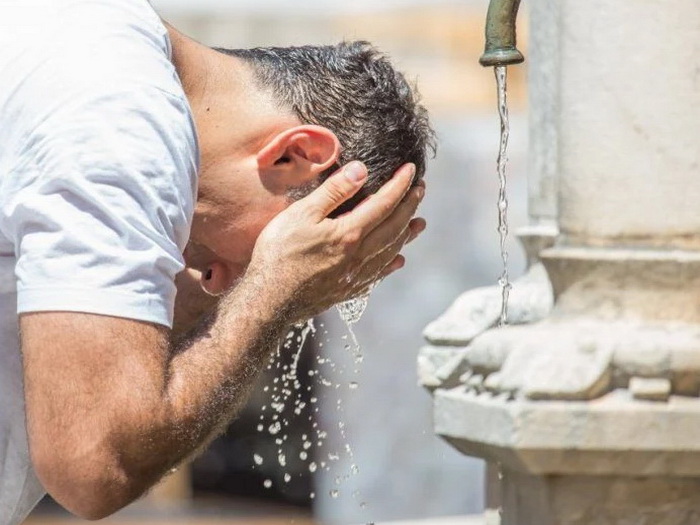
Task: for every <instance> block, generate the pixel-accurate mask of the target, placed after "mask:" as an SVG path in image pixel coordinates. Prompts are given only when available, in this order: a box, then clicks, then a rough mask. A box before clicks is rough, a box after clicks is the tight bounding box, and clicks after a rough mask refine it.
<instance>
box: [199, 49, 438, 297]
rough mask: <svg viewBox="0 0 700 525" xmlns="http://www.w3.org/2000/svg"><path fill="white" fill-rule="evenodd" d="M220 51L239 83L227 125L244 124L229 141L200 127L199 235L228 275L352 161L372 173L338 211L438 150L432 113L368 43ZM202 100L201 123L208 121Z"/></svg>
mask: <svg viewBox="0 0 700 525" xmlns="http://www.w3.org/2000/svg"><path fill="white" fill-rule="evenodd" d="M216 52H217V55H218V56H219V57H221V59H223V61H220V63H221V64H224V66H223V67H221V69H220V71H219V72H218V75H220V77H219V78H221V76H223V77H224V78H225V77H226V75H234V76H235V82H238V84H239V85H238V86H237V87H236V89H235V90H234V91H235V92H236V95H235V96H236V97H237V98H238V100H237V102H236V103H231V105H230V108H229V109H228V110H227V111H228V118H229V119H230V120H229V121H228V123H227V125H228V126H231V129H232V130H233V129H237V128H238V127H240V128H241V130H243V131H240V130H238V131H240V133H239V135H232V136H231V137H229V141H228V143H225V145H224V146H223V147H222V146H221V145H220V144H218V145H214V146H212V147H210V148H207V146H206V144H204V143H206V141H207V139H208V138H209V137H208V135H209V134H207V133H205V132H203V131H202V130H201V129H200V130H199V131H200V142H201V143H203V147H202V169H201V170H200V196H199V200H198V211H199V212H201V213H199V214H198V215H199V216H200V219H204V220H198V217H197V214H196V216H195V224H194V225H193V236H192V238H193V241H195V242H198V243H201V244H202V245H204V247H205V248H208V249H209V250H211V251H212V252H213V254H215V255H216V257H217V258H220V259H222V260H224V261H226V262H227V263H228V272H227V273H228V274H229V276H231V277H235V276H234V275H233V274H236V273H240V272H241V271H242V270H243V269H244V267H245V265H246V264H247V262H248V260H249V257H250V254H251V253H252V248H253V246H254V243H255V239H256V238H257V235H258V234H259V233H260V231H261V230H262V228H263V227H264V226H265V225H266V224H267V222H269V221H270V220H271V219H272V218H273V217H274V216H275V215H276V214H277V213H279V212H280V211H282V210H283V209H284V208H285V207H286V206H288V205H289V204H290V203H291V202H292V201H293V200H295V199H298V198H301V197H303V196H305V195H306V194H308V193H309V192H310V191H312V190H313V189H314V188H315V187H317V186H318V185H319V184H320V183H321V182H323V180H325V178H326V177H328V176H329V175H330V174H332V173H333V172H334V171H335V170H336V169H338V168H339V167H340V166H342V165H344V164H346V163H347V162H350V161H352V160H359V161H362V162H363V163H364V164H365V165H366V166H367V169H368V172H369V179H368V182H367V183H366V184H365V186H364V187H363V189H362V190H361V191H360V192H359V193H358V195H356V196H355V197H354V198H353V199H352V200H351V201H349V202H347V203H346V204H344V205H343V206H341V207H340V208H339V209H338V210H336V212H334V213H335V214H340V213H344V212H346V211H349V210H350V209H352V207H354V206H355V205H356V204H357V203H359V202H360V201H362V200H363V199H364V198H366V197H367V195H369V194H371V193H374V192H375V191H376V190H377V189H379V187H380V186H381V185H382V184H383V183H384V182H386V181H387V180H388V179H389V178H390V177H391V175H392V174H393V173H394V171H395V170H396V169H397V168H398V167H399V166H401V165H403V164H405V163H407V162H412V163H414V164H415V165H416V177H415V182H417V181H418V180H419V179H420V178H421V177H422V176H423V174H424V172H425V164H426V155H427V154H428V152H429V151H433V150H434V147H435V146H434V135H433V132H432V130H431V128H430V125H429V122H428V116H427V112H426V110H425V108H423V106H421V105H420V104H419V101H418V99H417V95H416V93H415V92H414V91H413V90H412V88H411V86H410V85H409V84H408V83H407V81H406V79H405V78H404V76H403V75H402V74H401V73H399V72H397V71H396V70H395V69H394V68H393V67H392V65H391V64H390V62H389V61H388V59H387V58H386V57H385V56H384V55H382V54H380V53H379V52H378V51H377V50H376V49H375V48H373V47H372V46H371V45H370V44H368V43H366V42H350V43H342V44H338V45H335V46H301V47H286V48H256V49H243V50H225V49H216ZM227 60H228V62H227ZM231 78H233V77H231ZM231 78H230V79H231ZM230 79H229V80H230ZM186 87H187V86H186ZM204 105H206V106H207V107H206V113H204V112H201V117H200V118H199V119H198V122H197V126H198V128H201V126H200V124H206V122H207V119H210V117H209V110H210V105H209V104H204ZM224 115H226V113H224ZM195 116H197V111H196V110H195ZM210 120H212V121H213V122H214V124H215V125H212V124H211V123H210V124H209V129H216V130H219V131H220V130H221V129H223V128H225V125H224V124H223V122H222V119H221V118H218V117H217V118H213V117H212V118H211V119H210ZM211 134H212V135H216V134H217V132H213V133H211ZM204 135H207V136H204ZM207 149H210V150H212V151H213V152H214V153H213V154H207ZM224 210H225V211H224ZM217 216H218V217H217ZM214 288H216V287H214Z"/></svg>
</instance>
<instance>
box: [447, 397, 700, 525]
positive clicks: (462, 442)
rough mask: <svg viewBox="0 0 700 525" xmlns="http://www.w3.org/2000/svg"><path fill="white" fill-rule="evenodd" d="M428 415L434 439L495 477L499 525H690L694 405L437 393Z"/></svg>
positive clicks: (693, 518) (697, 509)
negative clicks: (478, 461) (479, 460)
mask: <svg viewBox="0 0 700 525" xmlns="http://www.w3.org/2000/svg"><path fill="white" fill-rule="evenodd" d="M434 409H435V410H434V414H435V428H436V431H437V433H438V434H440V435H441V436H443V437H444V438H445V439H446V440H447V441H449V442H450V443H451V444H452V445H453V446H455V447H456V448H457V449H458V450H460V451H461V452H463V453H465V454H468V455H471V456H479V457H483V458H485V459H486V460H487V461H489V463H490V464H492V465H496V466H497V468H498V470H500V473H501V475H500V476H498V477H497V479H499V481H500V483H498V485H499V486H498V487H496V488H495V492H497V493H499V494H500V496H497V499H500V500H501V505H502V508H503V514H502V521H501V525H660V524H661V525H700V440H698V438H697V436H698V428H700V399H698V398H690V397H684V396H673V395H672V396H670V397H669V398H668V400H667V401H666V402H664V403H659V402H655V401H640V400H637V399H635V398H634V397H633V396H632V394H631V393H630V391H629V390H623V389H620V390H615V391H613V392H611V393H608V394H606V395H605V396H603V397H601V398H598V399H596V400H593V401H573V402H572V401H531V400H526V399H519V400H513V399H509V398H508V397H507V396H506V395H505V394H502V395H497V396H494V395H492V394H490V393H488V392H482V393H480V394H478V393H476V392H474V391H473V390H469V391H468V390H466V388H465V387H463V386H462V387H457V388H454V389H452V390H443V389H438V390H437V391H436V392H435V396H434ZM493 489H494V487H491V490H490V492H493V491H494V490H493ZM492 503H493V502H492ZM490 507H493V504H492V505H490Z"/></svg>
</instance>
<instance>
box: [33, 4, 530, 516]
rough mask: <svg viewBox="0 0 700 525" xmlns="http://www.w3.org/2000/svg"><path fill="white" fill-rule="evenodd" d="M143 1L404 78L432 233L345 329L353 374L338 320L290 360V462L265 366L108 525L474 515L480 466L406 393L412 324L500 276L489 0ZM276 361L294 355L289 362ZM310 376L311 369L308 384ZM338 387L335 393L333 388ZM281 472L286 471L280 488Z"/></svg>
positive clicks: (197, 27)
mask: <svg viewBox="0 0 700 525" xmlns="http://www.w3.org/2000/svg"><path fill="white" fill-rule="evenodd" d="M151 3H152V4H153V6H154V7H155V8H156V10H157V11H158V12H159V13H160V14H161V16H162V17H163V18H165V19H166V20H168V21H169V22H170V23H172V24H173V25H174V26H175V27H177V28H178V29H180V30H181V31H183V32H184V33H186V34H188V35H190V36H192V37H193V38H195V39H197V40H199V41H201V42H203V43H205V44H209V45H213V46H220V47H254V46H273V45H274V46H285V45H300V44H326V43H335V42H338V41H341V40H355V39H361V40H369V41H371V42H372V43H374V44H376V45H377V46H378V47H379V48H380V49H381V50H383V51H385V52H386V53H388V54H389V55H390V56H391V57H392V59H393V61H394V62H395V64H396V65H397V66H398V67H399V69H401V70H402V71H403V72H404V73H405V74H406V75H407V77H408V78H409V79H412V80H414V81H415V82H416V84H417V86H418V88H419V90H420V92H421V93H422V95H423V101H424V104H425V105H426V106H427V108H428V109H429V111H430V113H431V116H432V122H433V126H434V128H435V129H436V131H437V134H438V140H439V147H438V154H437V157H436V158H435V159H434V160H433V161H431V163H430V165H429V169H428V173H427V176H426V182H427V194H426V198H425V200H424V202H423V205H422V209H421V214H422V215H423V216H424V217H425V218H426V219H427V221H428V230H427V231H426V232H425V234H424V235H423V236H422V237H421V238H420V239H419V240H418V241H416V242H415V243H413V244H412V245H411V246H409V247H408V248H407V249H406V251H405V254H406V256H407V265H406V267H405V269H403V270H402V271H401V272H399V273H398V274H397V275H395V276H392V278H390V279H388V280H386V281H385V282H383V283H382V284H381V285H380V286H379V287H378V288H377V289H376V290H375V292H374V294H373V295H372V297H371V300H370V303H369V306H368V308H367V311H366V313H365V315H364V317H363V318H362V320H361V321H360V322H359V323H358V324H357V325H355V327H354V329H355V333H356V336H357V339H358V341H359V342H360V344H361V346H362V352H363V356H364V360H363V362H362V363H361V364H360V365H359V372H358V373H357V374H354V369H355V363H354V362H353V359H352V355H351V354H352V352H351V351H349V350H347V349H346V348H345V346H346V345H347V344H348V342H349V341H350V340H351V338H349V337H348V333H347V329H346V327H345V326H344V325H343V324H342V323H341V322H340V321H339V319H338V316H337V313H336V312H335V311H330V312H328V313H327V314H326V315H325V316H324V317H323V319H320V320H317V323H316V325H317V328H318V330H317V332H316V334H315V336H314V337H311V338H310V340H309V341H307V344H306V346H305V348H304V352H303V353H302V361H301V362H302V368H303V372H302V373H301V374H300V378H301V379H303V381H302V383H303V387H304V389H305V390H304V392H305V394H304V395H305V397H304V402H305V403H306V404H307V406H311V405H312V403H311V398H312V397H313V398H316V399H317V401H316V403H313V405H314V408H318V411H317V412H316V411H314V410H313V409H312V410H308V409H307V411H306V412H304V414H309V415H310V418H309V417H306V416H304V417H297V418H294V417H293V416H294V414H288V418H289V419H290V420H291V421H292V422H291V423H290V426H289V429H288V433H289V435H290V438H289V440H288V442H285V443H284V444H283V445H282V446H283V447H285V454H286V457H287V458H289V461H288V462H286V463H287V464H286V466H285V467H284V468H282V467H280V466H279V461H278V458H277V456H278V449H279V448H280V446H279V445H277V443H276V442H275V441H276V439H277V437H276V436H271V435H270V434H269V433H268V432H266V431H263V432H258V431H257V425H258V424H260V423H259V418H260V415H261V414H262V412H261V410H262V406H263V405H266V404H267V405H269V388H270V386H271V385H272V384H273V381H274V377H275V374H274V372H277V369H276V368H273V370H271V371H269V372H268V373H267V374H266V375H265V376H264V377H263V378H262V380H261V383H260V385H259V388H258V389H257V391H256V394H255V396H254V397H253V399H252V400H251V403H250V404H249V406H248V408H247V409H246V412H245V413H244V415H243V416H242V417H241V419H240V420H239V421H237V422H236V423H234V424H233V425H232V428H231V430H230V432H229V433H227V435H226V436H224V437H223V438H222V439H220V440H219V441H217V442H216V443H215V444H214V445H213V446H212V447H211V449H210V450H209V451H208V452H206V453H205V454H204V455H203V456H201V457H200V458H199V459H197V460H196V461H195V463H194V465H193V466H192V467H191V468H183V469H182V471H181V473H179V474H176V475H175V476H174V477H173V478H172V479H170V480H168V481H167V483H166V485H165V486H164V487H161V488H159V489H157V490H156V491H155V492H154V494H153V495H151V496H149V497H148V498H146V500H145V501H142V502H139V503H137V504H136V505H134V506H133V507H132V508H129V509H126V510H125V511H123V512H122V513H120V514H119V515H118V516H117V517H116V518H114V519H112V520H110V523H111V522H114V523H122V521H121V520H130V521H131V522H132V523H133V522H134V521H133V520H134V519H137V520H139V521H136V522H137V523H146V522H147V521H148V520H153V523H171V522H173V519H174V517H176V516H178V517H182V516H191V517H195V518H193V519H192V520H189V521H188V523H209V521H208V520H215V522H216V523H238V522H240V523H255V521H254V520H255V519H258V518H259V519H266V520H267V521H265V523H278V522H279V523H290V522H293V523H297V524H301V523H307V522H309V523H311V521H310V520H312V519H313V520H315V521H316V522H319V523H329V524H335V523H339V524H340V523H343V524H346V523H367V522H379V521H382V522H383V521H392V520H402V519H429V518H435V517H438V516H447V515H467V514H475V513H478V512H480V511H481V510H482V509H483V497H484V481H483V465H482V463H481V462H480V461H478V460H475V459H471V458H466V457H465V456H462V455H459V454H458V453H457V452H455V451H454V450H453V449H452V448H450V447H449V446H447V445H446V444H444V443H442V442H441V441H440V440H439V439H438V438H437V437H435V436H434V434H433V432H432V425H431V421H430V417H431V411H430V403H431V398H430V396H429V395H427V394H426V393H425V392H423V391H422V390H421V389H420V388H419V387H418V386H417V383H416V373H415V370H416V365H415V361H416V354H417V351H418V349H419V347H420V346H421V345H422V344H423V342H422V337H421V330H422V328H423V327H424V326H425V325H426V324H427V323H428V322H430V321H431V320H433V319H435V318H436V317H437V316H438V315H439V314H440V313H442V312H443V311H444V310H445V308H446V307H447V306H448V305H449V304H450V302H451V301H452V300H453V299H454V298H455V296H456V295H457V293H459V291H461V290H465V289H468V288H472V287H475V286H480V285H484V284H493V283H495V282H496V280H497V278H498V276H499V274H500V272H501V266H500V255H499V246H498V235H497V232H496V219H497V209H496V197H497V191H498V190H497V177H496V173H495V159H496V153H497V148H498V140H499V136H498V133H499V123H498V119H497V112H496V100H495V98H496V90H495V82H494V78H493V72H492V71H491V70H487V69H484V68H482V67H481V66H479V64H478V57H479V55H480V54H481V52H482V50H483V25H484V18H485V13H486V7H487V4H488V1H487V0H461V1H455V2H447V1H440V0H381V1H370V0H355V1H354V2H341V1H340V0H323V2H319V1H312V0H294V1H293V2H290V1H285V0H198V1H197V2H194V1H192V0H153V1H152V2H151ZM522 18H523V19H524V18H525V17H522ZM525 30H526V28H525V27H523V28H522V29H521V31H520V38H521V40H522V44H523V46H521V48H524V46H525V43H526V40H527V38H526V34H525ZM525 72H526V66H520V67H515V68H510V71H509V79H508V80H509V100H510V110H511V124H512V128H511V143H510V150H509V151H510V153H509V158H510V164H509V184H510V188H509V200H510V205H511V207H510V222H511V224H512V228H511V231H512V230H514V229H515V227H517V226H519V225H523V224H525V222H526V209H525V202H526V198H525V188H526V183H525V151H526V145H527V126H526V118H525V111H526V107H525V105H526V93H525V92H526V85H525V76H526V75H525ZM509 251H510V252H511V258H510V260H511V265H510V268H511V274H512V275H514V276H517V275H518V274H519V273H520V272H521V271H522V268H523V256H522V253H521V251H520V248H519V247H518V246H517V243H516V241H514V239H513V238H512V237H511V239H510V241H509ZM285 359H287V360H288V359H290V355H289V353H288V354H287V355H286V356H285ZM326 359H329V360H331V361H332V362H333V366H331V365H330V361H325V360H326ZM319 360H320V361H321V362H319ZM314 368H319V369H320V370H321V374H319V375H316V376H310V375H308V372H309V371H311V370H312V369H314ZM351 382H357V384H358V385H359V386H358V388H349V387H348V385H349V384H350V383H351ZM336 384H338V385H340V386H341V388H337V389H336V388H335V385H336ZM265 386H268V391H267V392H266V391H265V390H264V388H265ZM353 386H354V385H353ZM308 388H311V390H308ZM339 399H340V403H338V400H339ZM267 410H270V408H269V407H268V409H267ZM314 425H316V427H314ZM341 426H342V429H341V428H340V427H341ZM318 432H327V434H328V436H327V437H325V438H324V439H323V440H322V441H323V443H324V444H323V446H322V447H318V446H317V445H316V442H317V441H318V440H317V437H318ZM304 435H307V436H312V438H313V439H312V438H309V440H310V441H313V443H314V445H313V446H312V447H311V448H310V449H309V451H308V455H309V457H308V458H307V459H305V460H303V461H298V456H299V453H300V452H302V451H303V441H304V440H303V439H301V436H304ZM346 444H348V445H349V446H350V447H351V449H352V457H350V455H349V454H348V453H347V451H346ZM253 454H259V455H260V456H261V458H262V459H263V464H262V465H255V463H254V461H253ZM329 455H330V457H329ZM336 456H338V458H339V459H335V458H336ZM311 461H314V462H315V463H316V464H317V466H318V468H317V469H316V470H315V471H314V472H311V471H310V469H309V464H310V462H311ZM321 462H323V463H324V464H325V468H323V467H321ZM352 465H356V467H357V469H354V468H353V467H352ZM285 473H288V474H289V475H290V479H289V481H288V482H285V479H284V474H285ZM265 480H270V482H271V484H272V486H271V487H270V488H269V489H267V488H265V487H264V485H263V483H264V481H265ZM336 490H337V491H338V492H337V495H336V493H335V492H334V491H336ZM331 492H333V494H334V495H336V497H333V496H332V495H331ZM312 494H313V498H312V497H311V495H312ZM65 516H66V515H65V514H63V513H61V512H60V511H57V510H56V508H55V506H53V505H51V504H50V502H45V503H44V504H43V505H42V506H41V507H40V508H38V509H37V511H35V513H34V514H33V515H32V517H30V519H29V521H28V524H33V525H45V524H49V523H55V522H60V523H67V522H65V521H63V520H64V519H66V518H65ZM159 520H160V521H159ZM216 520H218V521H216ZM237 520H240V521H237ZM275 520H278V521H275ZM428 522H430V520H428ZM261 523H263V522H261Z"/></svg>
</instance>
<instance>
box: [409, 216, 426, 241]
mask: <svg viewBox="0 0 700 525" xmlns="http://www.w3.org/2000/svg"><path fill="white" fill-rule="evenodd" d="M426 227H427V223H426V222H425V219H423V218H422V217H416V218H415V219H411V222H409V223H408V228H409V230H410V232H411V233H410V235H409V236H408V239H406V244H410V243H412V242H413V241H414V240H415V239H416V237H418V236H419V235H420V234H421V233H423V231H425V228H426Z"/></svg>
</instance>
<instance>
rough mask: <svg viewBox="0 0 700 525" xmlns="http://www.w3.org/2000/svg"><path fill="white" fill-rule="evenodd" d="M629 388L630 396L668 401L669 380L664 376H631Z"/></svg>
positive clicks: (669, 393) (647, 399)
mask: <svg viewBox="0 0 700 525" xmlns="http://www.w3.org/2000/svg"><path fill="white" fill-rule="evenodd" d="M629 390H630V392H631V393H632V397H634V398H635V399H639V400H644V401H668V398H669V397H670V395H671V381H670V380H668V379H664V378H649V377H633V378H632V379H630V384H629Z"/></svg>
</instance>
